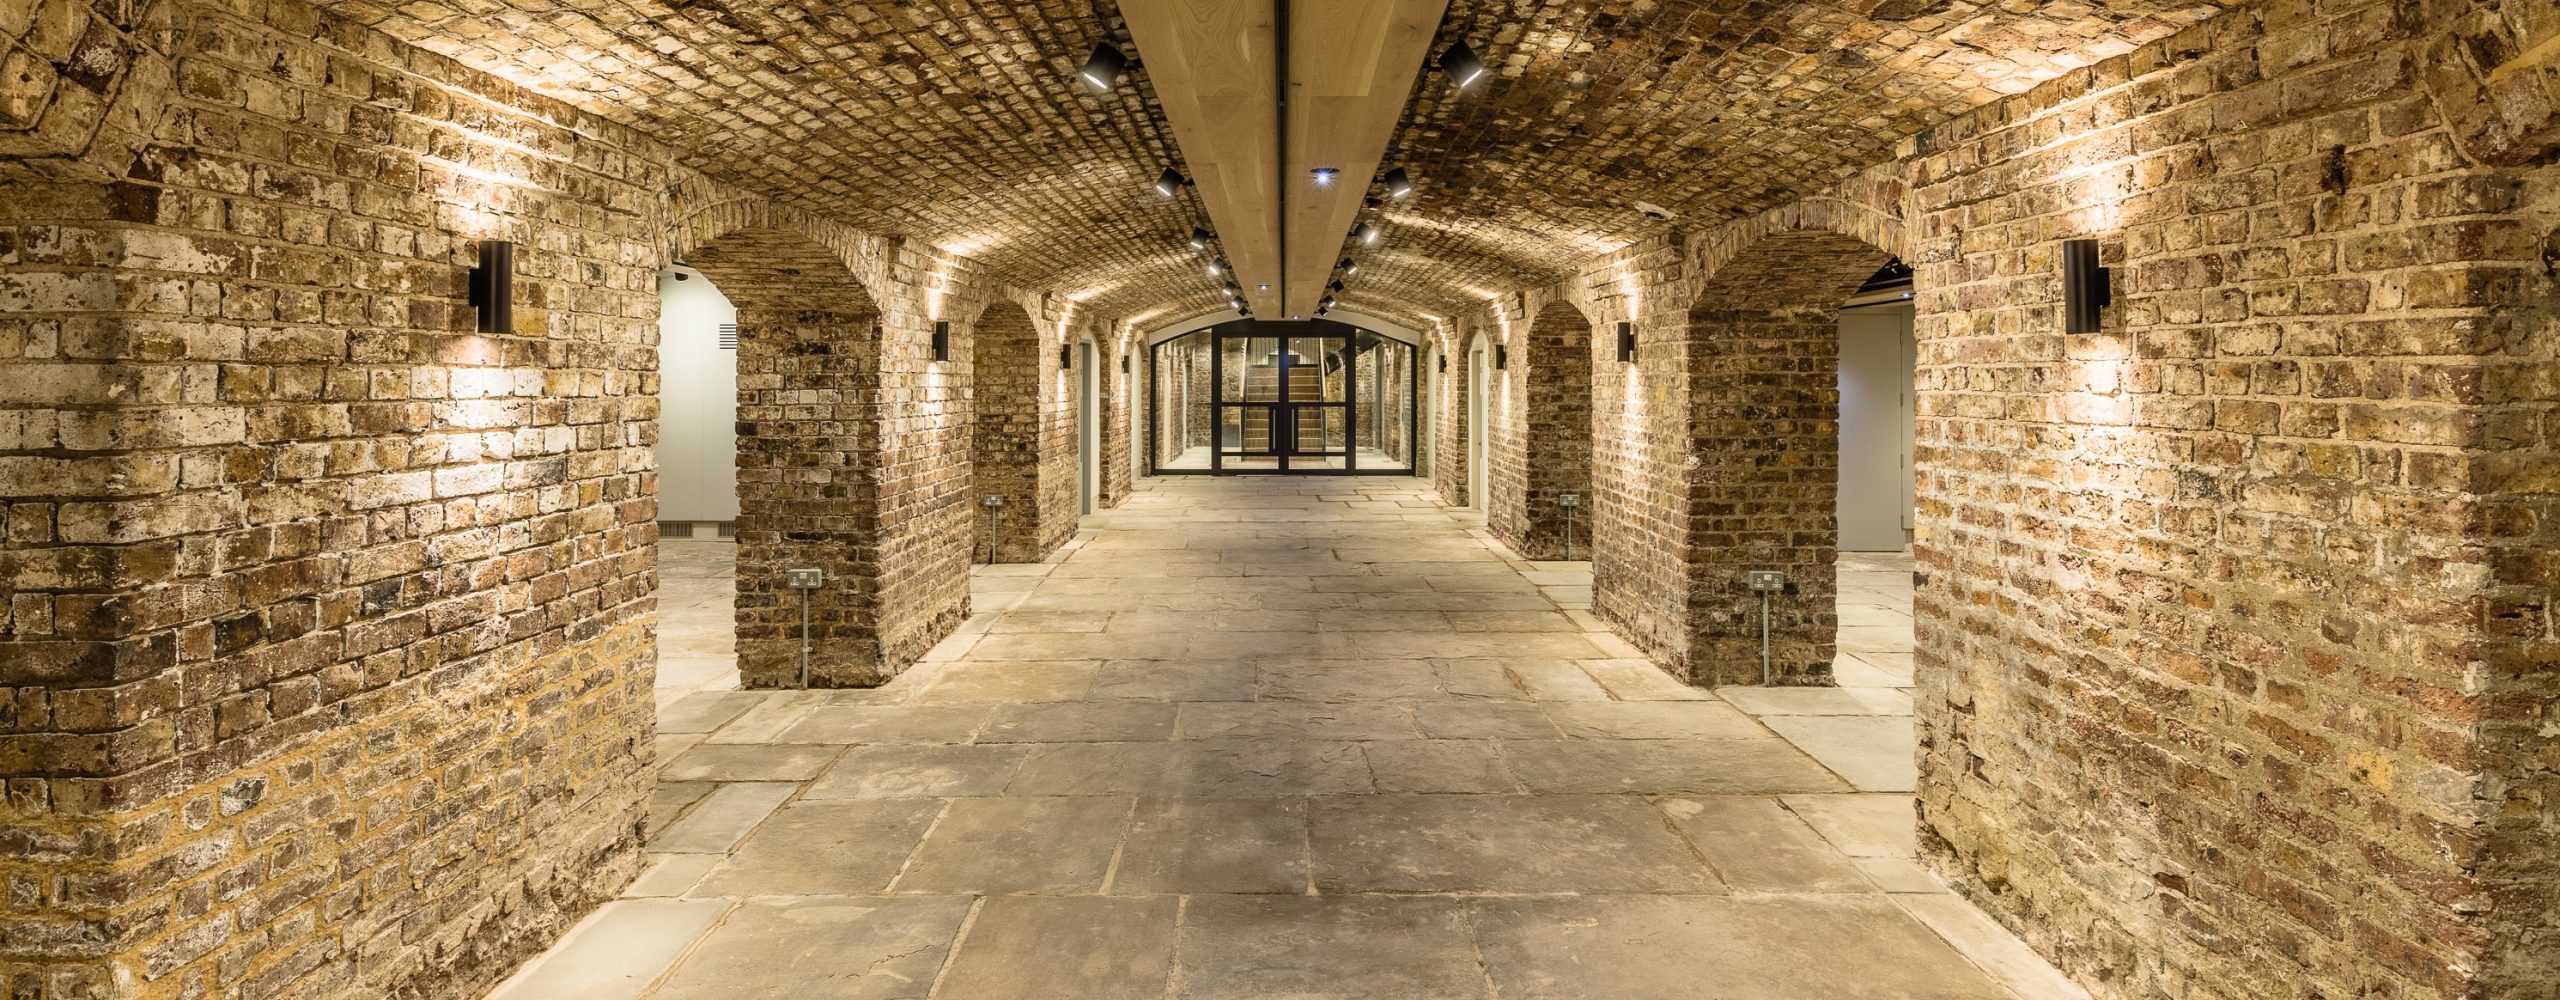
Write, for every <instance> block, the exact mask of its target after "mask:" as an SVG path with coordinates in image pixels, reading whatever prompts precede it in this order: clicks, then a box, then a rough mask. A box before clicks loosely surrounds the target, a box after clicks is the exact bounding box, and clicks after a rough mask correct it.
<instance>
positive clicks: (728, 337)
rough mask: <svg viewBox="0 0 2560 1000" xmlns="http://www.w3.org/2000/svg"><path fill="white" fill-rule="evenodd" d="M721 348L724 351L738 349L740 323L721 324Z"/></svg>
mask: <svg viewBox="0 0 2560 1000" xmlns="http://www.w3.org/2000/svg"><path fill="white" fill-rule="evenodd" d="M720 349H721V350H724V351H734V350H737V349H738V324H736V323H722V324H720Z"/></svg>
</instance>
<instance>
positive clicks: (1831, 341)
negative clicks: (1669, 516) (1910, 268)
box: [1681, 229, 1893, 685]
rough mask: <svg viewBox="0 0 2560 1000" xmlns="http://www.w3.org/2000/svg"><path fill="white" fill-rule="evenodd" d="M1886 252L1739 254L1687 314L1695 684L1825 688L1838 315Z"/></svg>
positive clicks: (1802, 235) (1798, 242) (1782, 244)
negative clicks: (1775, 575)
mask: <svg viewBox="0 0 2560 1000" xmlns="http://www.w3.org/2000/svg"><path fill="white" fill-rule="evenodd" d="M1892 257H1893V255H1892V254H1891V253H1889V252H1887V251H1886V250H1884V249H1882V248H1880V247H1878V246H1877V245H1875V244H1873V243H1870V242H1867V241H1866V240H1863V239H1860V238H1858V237H1855V236H1850V235H1846V234H1844V233H1840V232H1834V231H1829V230H1827V229H1813V230H1792V231H1780V232H1774V233H1769V234H1766V235H1763V236H1762V237H1761V238H1759V239H1757V240H1753V241H1751V242H1748V243H1745V244H1743V245H1741V246H1740V247H1739V248H1738V249H1737V250H1736V251H1735V252H1734V254H1733V256H1732V257H1731V258H1730V259H1729V260H1727V261H1726V262H1725V263H1724V264H1723V266H1722V267H1720V268H1718V269H1717V270H1716V271H1715V272H1714V273H1713V274H1712V275H1710V276H1708V277H1707V278H1706V280H1705V282H1704V284H1703V287H1702V288H1701V290H1700V293H1699V295H1698V297H1697V298H1696V299H1694V300H1692V301H1691V303H1690V306H1689V312H1688V325H1687V332H1686V338H1685V339H1686V340H1687V348H1688V353H1687V376H1688V378H1687V381H1688V385H1689V406H1688V415H1687V423H1686V426H1687V435H1686V437H1687V440H1686V445H1687V449H1686V450H1687V455H1688V477H1687V483H1686V490H1687V505H1686V510H1687V513H1688V523H1687V525H1686V537H1685V544H1684V550H1685V551H1684V555H1685V557H1686V558H1685V561H1686V564H1687V586H1686V588H1685V590H1686V593H1685V595H1684V597H1685V603H1686V607H1685V609H1684V610H1685V612H1686V614H1685V620H1686V622H1687V628H1686V630H1685V631H1686V635H1685V639H1686V648H1685V649H1684V650H1682V651H1681V652H1682V653H1684V654H1685V655H1684V656H1683V657H1682V659H1683V660H1685V662H1686V664H1687V665H1688V669H1689V674H1690V679H1691V681H1692V682H1694V683H1699V684H1709V685H1712V684H1758V683H1761V681H1762V671H1761V663H1760V659H1761V648H1760V647H1761V623H1760V620H1759V617H1760V608H1761V598H1760V595H1759V594H1757V593H1755V592H1753V591H1751V590H1750V589H1748V588H1747V587H1746V586H1745V585H1744V583H1743V574H1744V573H1745V572H1747V571H1750V570H1777V571H1779V572H1781V573H1784V574H1786V581H1787V582H1786V586H1785V589H1784V590H1783V591H1782V592H1780V593H1778V594H1776V595H1775V596H1773V597H1772V598H1770V600H1769V604H1768V607H1769V618H1770V621H1769V645H1770V659H1771V663H1770V674H1771V678H1772V680H1773V682H1774V683H1778V684H1829V683H1831V660H1832V657H1833V656H1834V654H1835V650H1836V639H1837V633H1838V628H1839V615H1838V610H1837V607H1836V601H1837V594H1838V588H1837V583H1836V580H1837V574H1836V567H1835V565H1834V559H1835V558H1836V556H1837V550H1838V539H1839V511H1838V503H1839V474H1840V463H1839V457H1840V426H1839V421H1840V390H1839V366H1840V326H1839V323H1840V320H1839V315H1840V306H1841V303H1842V302H1843V301H1845V300H1846V299H1847V298H1848V297H1849V296H1850V295H1851V294H1852V293H1853V292H1855V291H1856V290H1857V288H1858V286H1859V285H1860V284H1861V283H1863V282H1864V281H1865V280H1866V279H1867V278H1868V277H1869V276H1871V275H1873V274H1874V273H1875V271H1876V269H1877V268H1879V267H1881V266H1883V265H1884V264H1885V262H1886V261H1888V260H1891V259H1892Z"/></svg>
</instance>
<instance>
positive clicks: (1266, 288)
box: [1261, 281, 1271, 292]
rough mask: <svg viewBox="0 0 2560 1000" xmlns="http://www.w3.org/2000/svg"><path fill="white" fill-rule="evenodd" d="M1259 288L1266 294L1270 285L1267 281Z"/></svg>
mask: <svg viewBox="0 0 2560 1000" xmlns="http://www.w3.org/2000/svg"><path fill="white" fill-rule="evenodd" d="M1261 288H1262V290H1263V291H1266V292H1267V291H1270V290H1271V283H1270V282H1268V281H1266V282H1263V283H1262V285H1261Z"/></svg>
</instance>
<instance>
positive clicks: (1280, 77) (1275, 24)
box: [1271, 0, 1293, 316]
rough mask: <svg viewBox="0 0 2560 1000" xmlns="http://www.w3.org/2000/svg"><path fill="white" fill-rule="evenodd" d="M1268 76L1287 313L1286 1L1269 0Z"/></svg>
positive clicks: (1285, 313) (1283, 304)
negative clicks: (1276, 108)
mask: <svg viewBox="0 0 2560 1000" xmlns="http://www.w3.org/2000/svg"><path fill="white" fill-rule="evenodd" d="M1271 49H1272V53H1273V55H1274V56H1275V57H1276V58H1274V59H1273V60H1272V64H1273V65H1272V69H1271V75H1272V77H1273V79H1275V80H1276V81H1277V82H1278V86H1276V87H1274V88H1272V92H1271V96H1272V98H1273V99H1274V100H1276V101H1278V102H1280V113H1279V114H1277V115H1274V116H1272V117H1273V120H1274V121H1275V122H1277V123H1278V124H1277V125H1276V126H1275V128H1276V130H1277V131H1278V132H1279V136H1278V138H1279V150H1280V155H1279V157H1278V162H1276V163H1273V164H1272V165H1271V170H1272V173H1274V174H1275V175H1277V176H1276V177H1274V178H1273V179H1274V180H1276V181H1277V182H1278V183H1277V184H1276V185H1275V186H1274V187H1273V190H1275V191H1278V192H1280V283H1279V288H1280V315H1282V316H1288V315H1293V314H1292V313H1290V312H1289V0H1271Z"/></svg>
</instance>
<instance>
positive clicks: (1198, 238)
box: [1191, 226, 1209, 250]
mask: <svg viewBox="0 0 2560 1000" xmlns="http://www.w3.org/2000/svg"><path fill="white" fill-rule="evenodd" d="M1191 249H1194V250H1206V249H1209V231H1208V230H1206V229H1202V228H1200V227H1198V226H1193V227H1191Z"/></svg>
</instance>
